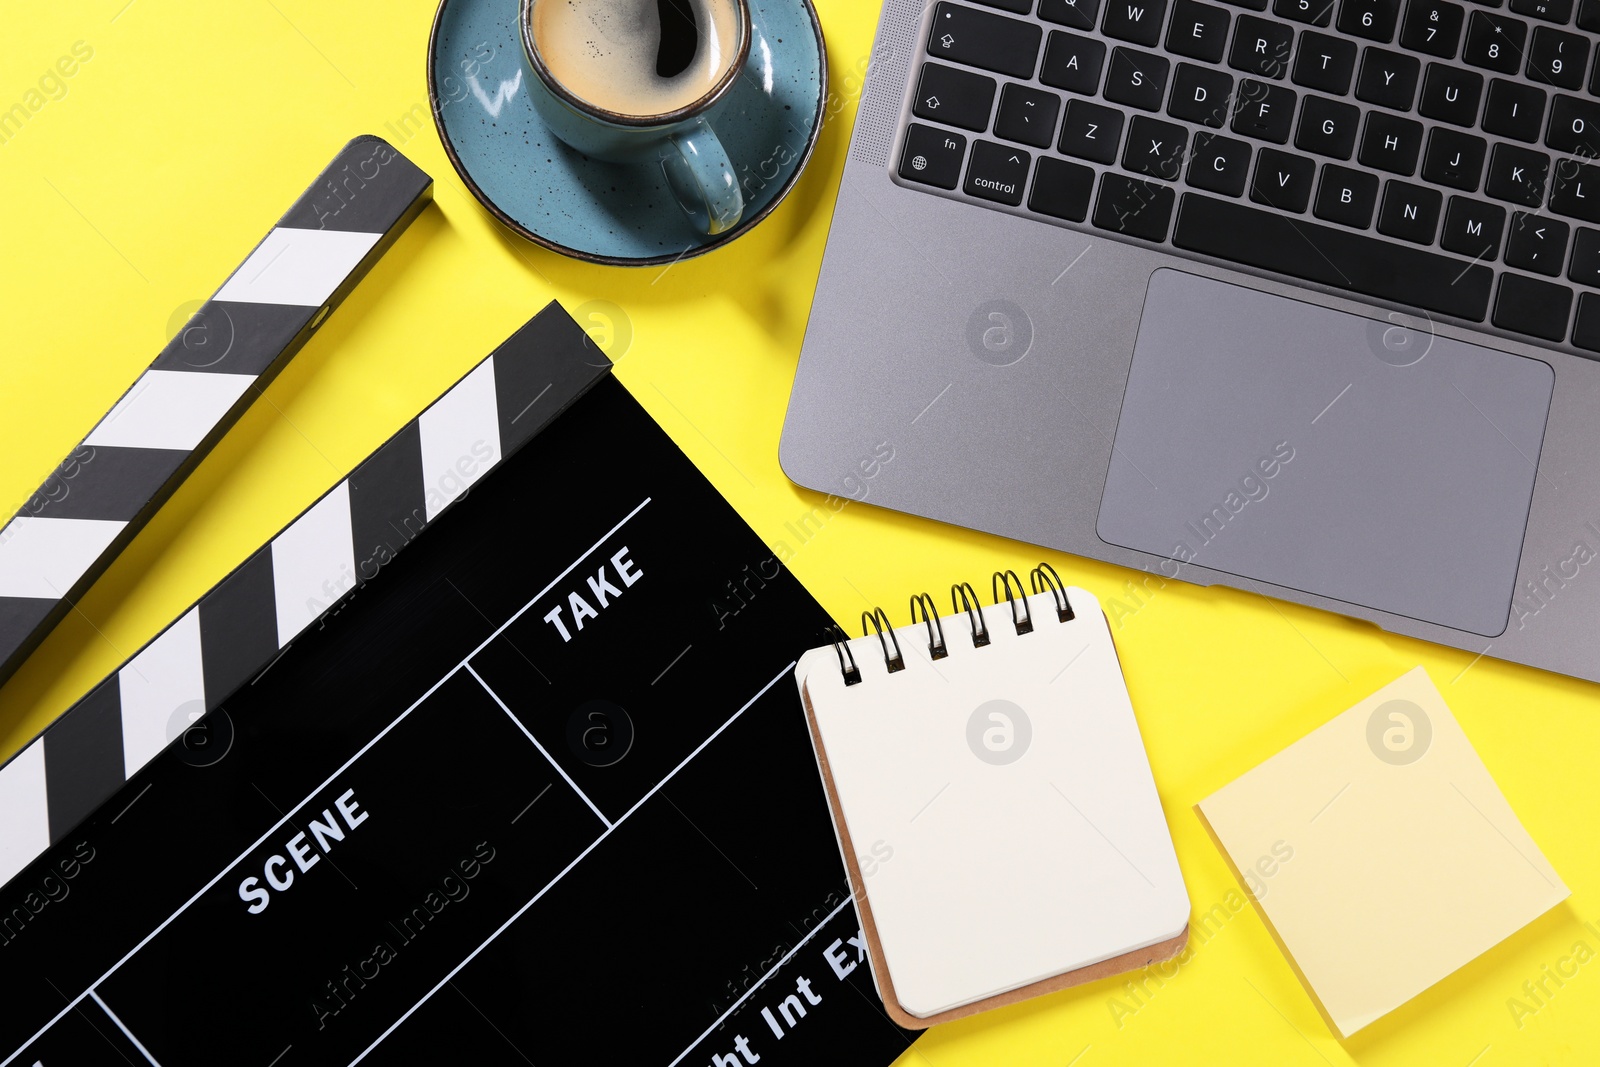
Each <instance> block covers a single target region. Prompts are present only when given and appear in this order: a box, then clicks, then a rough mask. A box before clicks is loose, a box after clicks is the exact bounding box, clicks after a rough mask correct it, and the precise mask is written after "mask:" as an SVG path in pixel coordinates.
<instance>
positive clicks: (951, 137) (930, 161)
mask: <svg viewBox="0 0 1600 1067" xmlns="http://www.w3.org/2000/svg"><path fill="white" fill-rule="evenodd" d="M966 154H967V139H966V138H965V137H963V136H961V135H960V134H959V133H950V132H948V131H946V130H936V129H934V128H933V127H932V126H923V125H922V124H920V123H916V122H913V123H912V124H911V125H910V126H907V127H906V146H905V150H904V151H903V152H901V153H900V177H902V178H904V179H905V180H906V181H908V182H921V183H922V184H923V185H937V186H938V187H939V188H941V189H954V188H955V187H956V183H957V182H959V181H960V180H961V161H962V159H964V158H965V157H966Z"/></svg>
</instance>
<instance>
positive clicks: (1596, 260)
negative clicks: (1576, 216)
mask: <svg viewBox="0 0 1600 1067" xmlns="http://www.w3.org/2000/svg"><path fill="white" fill-rule="evenodd" d="M1567 277H1568V278H1571V279H1572V280H1573V281H1575V282H1577V283H1578V284H1579V285H1587V286H1588V287H1589V288H1591V289H1600V230H1591V229H1589V228H1587V227H1585V226H1579V227H1578V239H1577V240H1575V241H1573V242H1572V262H1571V263H1568V264H1567ZM1580 317H1581V314H1580Z"/></svg>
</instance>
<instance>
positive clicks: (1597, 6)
mask: <svg viewBox="0 0 1600 1067" xmlns="http://www.w3.org/2000/svg"><path fill="white" fill-rule="evenodd" d="M1578 29H1580V30H1588V31H1589V32H1590V33H1600V0H1578Z"/></svg>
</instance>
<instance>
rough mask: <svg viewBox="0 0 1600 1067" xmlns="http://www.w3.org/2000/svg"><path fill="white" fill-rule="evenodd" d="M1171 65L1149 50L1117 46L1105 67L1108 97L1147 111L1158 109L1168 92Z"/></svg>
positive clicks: (1106, 93)
mask: <svg viewBox="0 0 1600 1067" xmlns="http://www.w3.org/2000/svg"><path fill="white" fill-rule="evenodd" d="M1170 68H1171V64H1170V63H1168V62H1167V60H1165V59H1162V58H1161V57H1160V56H1153V55H1151V54H1150V53H1149V52H1136V51H1134V50H1133V49H1131V48H1123V47H1121V46H1120V45H1119V46H1118V47H1116V48H1113V49H1112V50H1111V65H1110V66H1109V67H1108V68H1107V70H1106V87H1105V91H1104V92H1103V93H1101V95H1102V96H1104V97H1105V98H1106V99H1107V100H1112V101H1115V102H1116V103H1119V104H1127V105H1129V106H1131V107H1137V108H1143V109H1144V110H1146V111H1160V110H1161V98H1162V97H1163V96H1164V95H1166V91H1167V73H1168V71H1169V70H1170Z"/></svg>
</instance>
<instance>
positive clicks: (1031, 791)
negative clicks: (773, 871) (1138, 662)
mask: <svg viewBox="0 0 1600 1067" xmlns="http://www.w3.org/2000/svg"><path fill="white" fill-rule="evenodd" d="M1013 587H1015V591H1014V592H1013ZM993 588H994V592H995V596H994V604H993V605H992V606H990V607H983V606H982V605H981V604H980V603H979V600H978V596H977V594H976V593H975V592H974V591H973V589H972V587H971V586H970V585H967V584H964V583H963V584H961V585H957V586H955V587H953V588H952V591H951V601H952V611H953V614H952V615H951V616H950V617H949V618H945V619H941V618H940V617H939V615H938V613H937V611H936V610H935V607H934V603H933V600H932V598H931V597H929V596H927V595H926V594H923V595H920V596H917V597H913V598H912V601H911V611H912V623H911V625H909V626H906V627H903V628H900V629H892V628H891V627H890V625H889V619H888V616H887V615H886V614H885V613H884V612H883V610H882V609H881V608H880V609H877V610H876V611H874V612H871V613H867V614H865V615H864V616H863V622H864V626H863V628H864V629H865V630H866V631H867V633H868V634H869V636H866V637H862V638H857V639H855V640H852V641H848V642H846V641H842V640H841V641H840V642H839V643H837V644H835V645H833V646H823V647H821V648H816V649H812V650H811V651H810V652H807V653H806V654H805V656H803V657H802V658H801V660H800V662H799V664H798V665H797V666H796V668H795V679H796V682H797V683H798V685H799V688H800V693H801V698H802V701H803V703H804V706H805V709H806V715H807V718H808V720H809V722H810V726H811V736H812V741H813V744H814V746H815V750H816V756H817V765H818V768H819V770H820V771H821V774H822V779H823V784H824V786H825V787H826V789H827V793H828V798H829V801H830V807H831V810H832V813H833V821H834V829H835V830H836V831H837V833H838V837H839V843H840V850H841V852H842V853H843V856H844V860H845V864H846V866H847V868H848V869H849V872H850V880H851V885H852V888H853V889H854V891H855V896H856V902H857V906H858V910H859V911H860V913H861V918H862V925H863V929H864V932H865V934H866V938H867V941H868V946H867V947H868V955H869V957H870V961H871V966H872V976H873V979H874V981H875V983H876V985H877V989H878V993H879V995H880V996H881V997H882V998H883V1001H884V1004H885V1006H886V1007H887V1008H888V1010H889V1013H890V1015H891V1016H892V1017H893V1018H894V1019H895V1021H896V1022H898V1023H900V1024H901V1025H902V1026H906V1027H912V1028H922V1027H927V1026H930V1025H932V1024H934V1023H939V1022H945V1021H948V1020H950V1019H955V1018H960V1017H962V1016H965V1015H971V1014H975V1013H977V1012H980V1011H986V1010H988V1009H990V1008H995V1007H1000V1006H1003V1005H1006V1004H1011V1003H1015V1002H1017V1001H1020V1000H1023V999H1026V998H1028V997H1032V996H1037V995H1039V994H1041V993H1047V992H1052V991H1054V990H1057V989H1063V988H1066V987H1068V986H1072V985H1078V984H1080V983H1082V982H1087V981H1092V980H1094V979H1097V978H1102V977H1106V976H1108V975H1112V974H1117V973H1120V972H1122V971H1127V970H1132V969H1134V968H1137V967H1143V966H1147V965H1148V964H1150V963H1154V962H1157V961H1159V960H1164V959H1169V958H1171V957H1172V956H1174V955H1176V954H1177V953H1178V952H1179V951H1181V950H1182V948H1183V946H1184V944H1185V943H1186V942H1187V941H1188V918H1189V898H1188V893H1187V891H1186V889H1185V887H1184V882H1183V874H1182V872H1180V871H1179V869H1178V860H1177V856H1176V855H1175V853H1174V852H1173V847H1172V838H1171V836H1170V834H1169V832H1168V830H1167V823H1166V818H1165V816H1164V814H1163V812H1162V809H1161V801H1160V798H1159V797H1158V796H1157V794H1156V786H1155V781H1154V779H1153V778H1152V776H1151V773H1150V763H1149V760H1148V758H1147V756H1146V754H1145V749H1144V742H1143V739H1142V738H1141V736H1140V733H1139V724H1138V722H1137V720H1136V719H1135V717H1134V713H1133V705H1132V703H1131V701H1130V700H1129V697H1128V690H1127V686H1126V685H1125V683H1124V682H1123V678H1122V670H1121V667H1120V666H1119V664H1118V660H1117V652H1116V648H1115V646H1114V645H1113V644H1112V641H1111V632H1110V630H1109V629H1108V627H1107V625H1106V621H1105V616H1104V615H1103V614H1102V613H1101V612H1100V610H1099V605H1098V603H1097V602H1096V601H1095V599H1094V597H1093V596H1092V595H1091V594H1089V593H1087V592H1085V591H1084V590H1082V589H1078V588H1068V587H1064V586H1063V585H1062V584H1061V583H1060V581H1059V579H1057V578H1056V577H1055V572H1054V571H1053V570H1051V569H1050V568H1049V567H1048V565H1045V566H1041V567H1040V568H1038V569H1036V570H1035V571H1034V572H1033V588H1034V595H1032V596H1024V589H1023V586H1022V582H1021V580H1020V579H1018V578H1017V576H1016V575H1015V574H1014V573H1013V572H1001V573H997V574H996V575H995V580H994V583H993Z"/></svg>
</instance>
